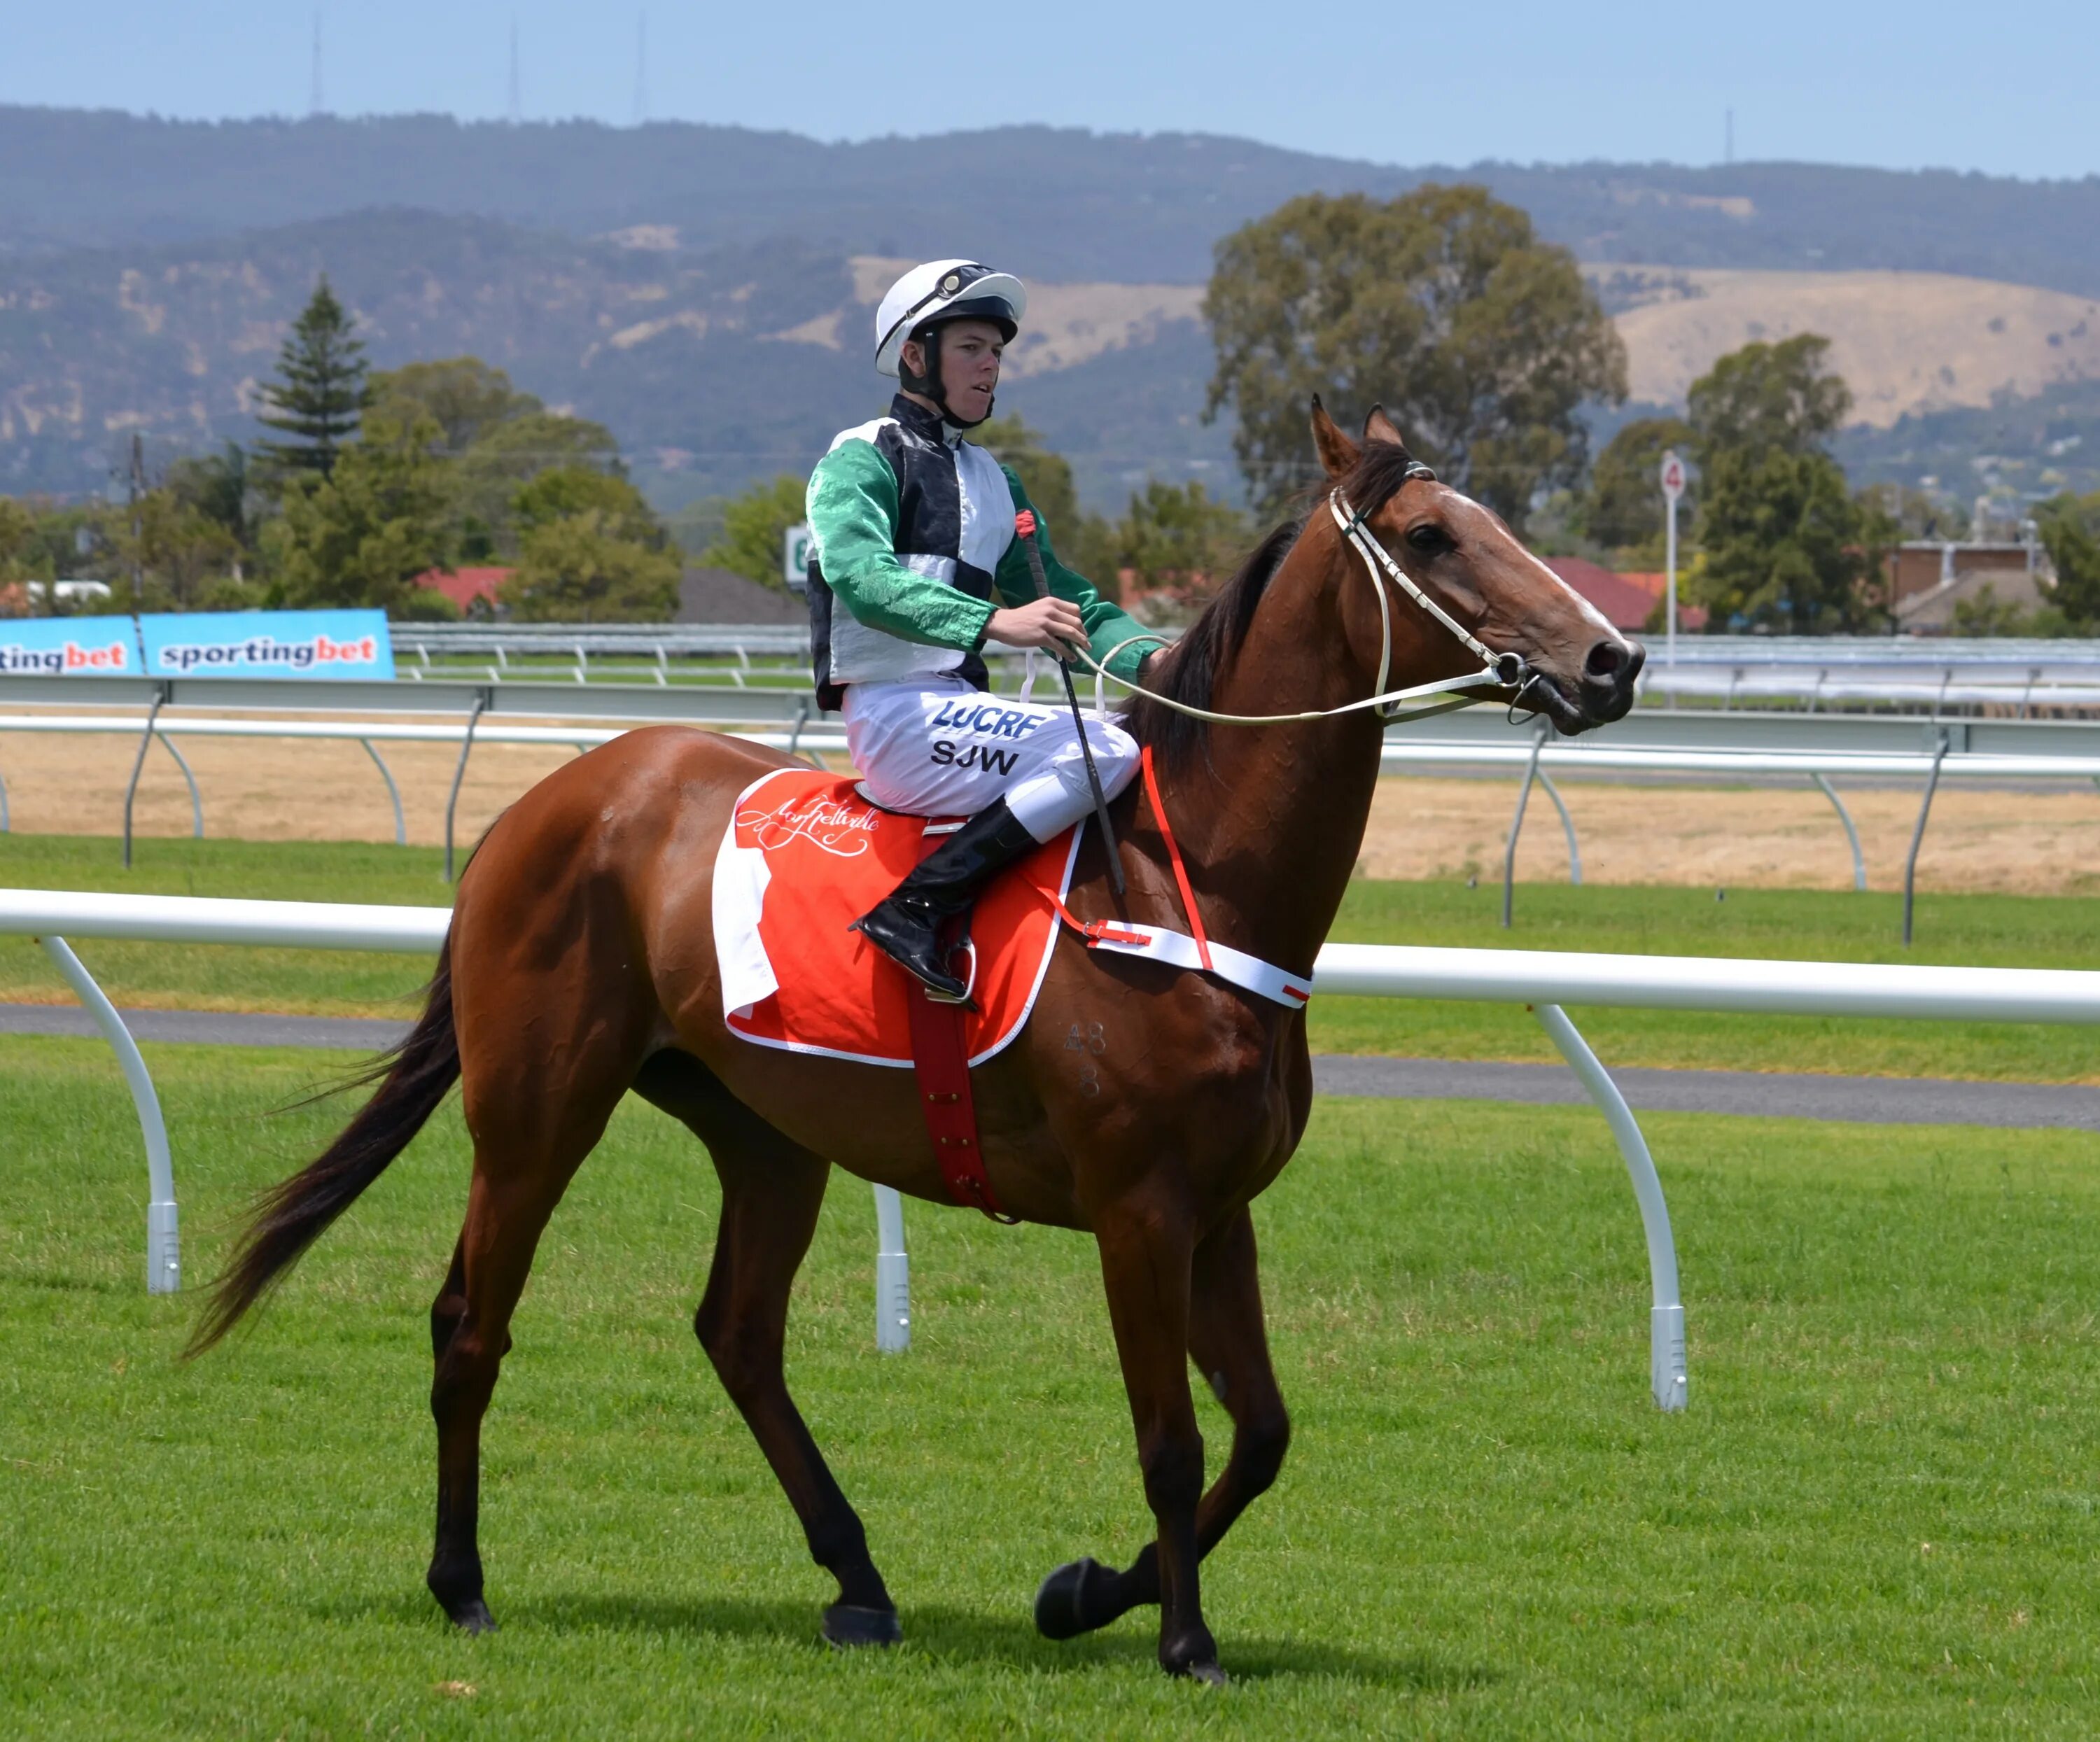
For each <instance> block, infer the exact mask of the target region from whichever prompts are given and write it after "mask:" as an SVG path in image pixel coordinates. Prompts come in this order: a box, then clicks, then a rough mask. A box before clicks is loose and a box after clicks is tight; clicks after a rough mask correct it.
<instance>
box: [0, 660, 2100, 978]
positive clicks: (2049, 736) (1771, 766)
mask: <svg viewBox="0 0 2100 1742" xmlns="http://www.w3.org/2000/svg"><path fill="white" fill-rule="evenodd" d="M475 694H476V697H477V699H475V701H474V703H473V704H472V706H471V707H470V710H469V711H468V712H466V713H465V715H464V716H463V717H461V718H460V719H459V720H457V721H448V720H439V721H430V720H417V721H407V720H387V719H365V718H351V719H323V720H280V719H271V718H263V719H236V718H229V717H222V716H215V715H199V716H183V717H176V716H169V715H164V714H163V713H162V712H161V707H160V704H159V703H155V704H154V705H153V706H152V708H150V709H149V711H148V712H147V714H146V715H145V716H144V717H143V718H139V717H130V716H125V715H119V714H20V713H17V714H0V733H7V732H22V733H29V734H43V733H88V734H108V735H117V736H130V735H136V736H137V739H138V744H139V748H138V753H137V755H136V756H135V757H134V758H133V761H132V768H131V778H130V782H129V783H128V784H127V786H126V789H125V794H124V818H123V840H124V862H125V863H126V865H129V864H130V862H131V841H132V830H131V818H132V809H133V805H134V801H135V797H136V795H137V792H138V786H139V776H140V774H141V772H142V771H143V768H144V765H145V759H146V752H147V751H148V748H150V747H151V745H152V743H153V742H154V741H155V740H156V739H157V740H158V741H159V742H160V743H161V744H162V745H163V746H164V747H165V748H166V750H167V752H168V753H169V754H170V756H173V757H174V761H175V763H176V765H177V766H178V767H179V768H180V770H182V774H183V780H184V781H185V783H187V785H188V791H189V798H190V816H191V829H192V833H193V834H194V835H196V836H197V837H198V838H199V839H201V838H202V837H203V835H204V832H205V813H204V797H203V794H202V792H201V790H200V789H199V787H198V785H197V780H196V774H195V772H194V771H193V770H192V769H191V767H190V765H189V761H188V758H186V757H185V756H183V752H182V750H181V748H180V745H179V742H178V741H179V739H184V738H240V739H290V740H294V741H297V740H302V739H304V740H308V741H313V740H339V741H346V742H351V743H357V744H359V745H360V746H362V748H364V752H365V754H366V755H367V756H369V757H370V758H371V760H372V762H373V766H374V767H375V768H376V769H377V771H378V773H379V775H380V777H381V778H382V780H384V781H385V783H386V794H387V798H388V800H389V802H390V804H391V805H392V807H393V813H394V839H395V842H396V844H397V845H399V844H400V843H403V842H405V841H406V840H407V839H408V826H407V818H406V816H405V814H404V810H403V807H402V803H401V792H400V787H399V785H398V784H397V783H395V778H394V774H393V771H392V770H391V769H390V768H389V767H388V766H387V764H386V758H385V756H383V755H382V753H381V751H380V748H379V747H380V746H381V745H382V744H389V743H446V744H457V745H458V746H459V747H460V754H459V759H458V761H457V764H456V765H455V766H454V769H453V771H452V787H451V791H450V793H449V795H448V799H447V801H446V806H445V840H444V845H445V875H447V877H448V878H449V877H450V876H451V875H452V863H453V858H454V853H455V843H454V818H455V812H456V810H457V804H458V799H459V792H460V786H461V782H462V781H463V780H464V778H465V773H466V767H467V761H468V758H469V757H470V756H471V755H472V754H473V751H474V746H475V745H476V744H478V743H479V744H529V745H536V746H543V747H557V746H573V747H575V748H576V749H577V750H579V751H581V750H588V749H589V748H592V747H593V745H596V744H601V743H605V742H606V741H607V740H608V739H613V738H616V737H618V736H620V734H621V733H622V732H624V731H626V730H630V729H631V726H630V725H628V724H604V723H593V722H591V721H586V720H582V719H579V720H577V721H576V722H575V723H573V724H558V725H550V724H543V723H532V722H527V721H516V720H511V719H501V720H497V719H489V718H486V717H484V707H485V703H484V700H483V699H482V693H481V692H475ZM365 700H366V703H367V705H368V704H369V698H365ZM400 705H403V706H404V707H406V706H408V705H409V704H408V703H402V704H400ZM814 718H815V716H814V712H813V711H812V710H810V709H807V708H805V710H804V712H803V713H802V714H801V717H799V718H797V719H796V721H795V723H794V724H793V725H792V727H791V728H789V729H787V730H744V731H740V732H739V733H738V734H737V735H738V736H740V737H743V738H746V739H749V740H750V741H752V742H753V743H761V744H765V745H768V746H770V747H771V748H776V749H784V750H786V751H787V752H789V753H790V754H794V753H796V752H808V753H812V754H819V753H828V754H834V755H838V754H843V753H844V752H845V735H844V734H843V733H841V732H840V731H839V730H837V728H836V726H835V725H832V724H830V723H828V722H824V723H819V724H816V725H812V724H811V721H813V719H814ZM1661 719H1662V720H1663V721H1668V719H1669V717H1668V716H1662V717H1661ZM1736 722H1740V724H1739V725H1737V730H1742V731H1745V732H1746V733H1750V732H1754V730H1756V729H1757V727H1758V725H1760V724H1768V723H1769V722H1768V721H1764V722H1760V721H1758V717H1754V716H1738V717H1736ZM1802 723H1803V724H1806V723H1807V722H1802ZM1860 723H1861V722H1858V721H1853V722H1851V725H1860ZM1643 724H1644V725H1648V727H1649V728H1650V729H1651V730H1652V729H1653V727H1654V725H1655V721H1654V719H1653V718H1651V719H1650V720H1649V721H1645V722H1643ZM1685 724H1686V727H1687V730H1696V731H1697V733H1698V734H1699V735H1700V736H1702V737H1706V736H1710V734H1711V727H1712V725H1713V722H1712V721H1711V719H1710V718H1708V719H1704V720H1701V721H1697V722H1696V727H1695V726H1694V723H1693V722H1692V721H1691V720H1689V719H1687V721H1686V722H1685ZM1913 724H1914V725H1915V727H1916V729H1917V734H1918V737H1917V742H1918V743H1920V745H1921V748H1917V749H1895V748H1886V747H1882V748H1843V747H1842V746H1841V745H1838V744H1836V743H1830V744H1823V745H1816V746H1813V747H1810V748H1781V747H1774V746H1767V745H1759V744H1756V743H1754V742H1741V743H1738V742H1733V741H1728V742H1723V743H1707V744H1704V745H1700V744H1690V745H1685V744H1679V745H1672V744H1669V743H1655V742H1635V743H1625V742H1614V741H1613V740H1612V738H1611V737H1610V736H1608V735H1607V736H1606V737H1605V738H1604V739H1602V740H1593V739H1576V740H1568V739H1557V740H1556V739H1551V737H1550V734H1548V732H1547V731H1546V730H1545V729H1544V728H1543V727H1541V728H1540V729H1538V730H1535V731H1533V733H1531V734H1529V739H1528V741H1527V739H1525V738H1521V737H1518V736H1517V735H1515V734H1509V733H1505V734H1502V736H1501V737H1500V738H1499V739H1495V738H1488V737H1482V738H1480V739H1454V738H1447V737H1444V736H1441V735H1440V734H1423V733H1410V734H1408V735H1406V736H1405V737H1395V738H1392V739H1388V740H1387V743H1386V745H1385V747H1384V751H1383V763H1382V766H1383V770H1384V772H1386V773H1387V774H1419V773H1427V772H1432V771H1435V770H1445V769H1450V770H1483V769H1490V768H1508V769H1515V770H1522V772H1523V780H1522V783H1521V786H1520V792H1519V796H1518V800H1517V806H1516V812H1515V818H1514V819H1513V820H1512V822H1511V827H1510V831H1509V834H1508V837H1507V846H1506V849H1505V851H1504V854H1503V862H1502V907H1503V923H1504V924H1505V925H1507V924H1509V919H1510V908H1511V902H1512V899H1513V891H1514V886H1515V865H1516V847H1517V840H1518V838H1519V836H1520V833H1521V831H1522V829H1523V827H1524V814H1525V808H1526V800H1527V798H1528V796H1529V793H1530V791H1531V787H1532V786H1533V783H1534V782H1536V783H1537V784H1538V785H1540V786H1542V787H1543V788H1544V789H1545V791H1546V796H1548V797H1549V798H1550V799H1551V800H1552V802H1553V805H1554V806H1555V809H1556V811H1557V812H1558V813H1559V815H1560V825H1561V828H1562V831H1563V832H1564V835H1565V836H1566V840H1567V845H1568V877H1569V881H1571V882H1573V883H1577V884H1579V883H1581V882H1582V849H1581V846H1580V844H1579V842H1578V841H1577V838H1576V832H1575V822H1574V818H1573V816H1572V815H1571V814H1569V812H1568V805H1567V802H1566V800H1564V798H1563V796H1561V793H1560V788H1559V787H1557V786H1556V785H1555V783H1554V781H1553V778H1552V777H1553V774H1554V773H1555V771H1556V770H1558V771H1560V772H1563V773H1581V774H1642V775H1648V776H1651V777H1657V776H1659V777H1664V778H1668V777H1677V778H1697V777H1701V776H1708V777H1718V778H1722V779H1724V780H1728V781H1740V780H1750V779H1771V778H1780V779H1796V780H1801V781H1803V782H1806V783H1811V784H1812V785H1814V786H1815V787H1816V788H1817V789H1818V790H1819V791H1820V792H1821V793H1822V794H1823V796H1824V797H1825V798H1826V799H1828V800H1829V802H1830V804H1831V806H1832V808H1833V810H1834V811H1835V813H1836V814H1837V818H1838V822H1839V823H1840V824H1841V825H1842V827H1843V829H1844V831H1845V838H1846V844H1847V846H1848V847H1849V849H1850V850H1851V858H1852V883H1853V887H1854V888H1855V889H1865V888H1866V886H1867V867H1866V859H1865V856H1864V853H1863V852H1862V850H1861V848H1860V833H1859V830H1858V828H1857V827H1856V826H1855V824H1854V822H1853V821H1852V817H1851V813H1850V812H1849V811H1848V810H1847V809H1846V806H1845V801H1844V800H1842V798H1841V797H1839V796H1838V792H1837V789H1836V788H1835V787H1833V786H1832V785H1831V784H1830V782H1831V779H1832V778H1833V777H1835V776H1842V777H1846V778H1864V779H1873V780H1892V779H1893V780H1908V779H1917V780H1920V781H1921V783H1922V798H1921V803H1920V806H1919V810H1918V820H1917V827H1916V828H1915V829H1914V830H1913V834H1912V837H1911V845H1910V851H1909V853H1908V858H1906V860H1905V862H1904V920H1903V935H1904V942H1906V943H1908V942H1909V941H1910V937H1911V931H1912V920H1913V897H1914V892H1915V888H1916V882H1917V858H1918V852H1919V849H1920V848H1921V846H1922V845H1923V844H1924V840H1925V830H1926V822H1927V821H1928V820H1929V818H1930V812H1931V806H1932V799H1933V795H1934V793H1935V792H1936V791H1937V790H1938V787H1939V782H1940V781H1941V780H1942V779H1954V780H1965V781H1977V782H1995V783H2007V782H2017V781H2029V780H2080V781H2083V780H2092V781H2094V782H2095V783H2100V734H2089V732H2088V731H2085V730H2072V731H2063V730H2058V729H2054V728H2049V727H2036V728H2034V729H2032V731H2031V732H2030V733H2029V734H2028V736H2029V738H2030V739H2033V740H2035V741H2036V742H2037V743H2040V744H2042V745H2044V746H2045V748H2038V749H2030V750H2025V751H2013V752H2008V751H1994V750H1972V749H1970V748H1966V745H1967V743H1968V739H1969V735H1970V734H1969V731H1968V730H1967V728H1966V726H1965V725H1964V724H1963V723H1961V722H1952V723H1949V724H1948V725H1945V726H1941V727H1935V726H1934V725H1932V723H1931V722H1930V721H1917V722H1914V723H1913ZM1474 730H1479V728H1478V726H1476V727H1475V728H1474ZM1928 733H1930V738H1931V742H1930V748H1922V747H1923V746H1925V745H1926V743H1927V742H1928V738H1927V734H1928ZM2089 738H2091V739H2093V740H2094V741H2093V742H2088V739H2089ZM9 822H10V818H9V815H8V795H7V784H6V781H5V779H4V778H3V777H0V830H5V829H6V828H7V827H8V826H9Z"/></svg>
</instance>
